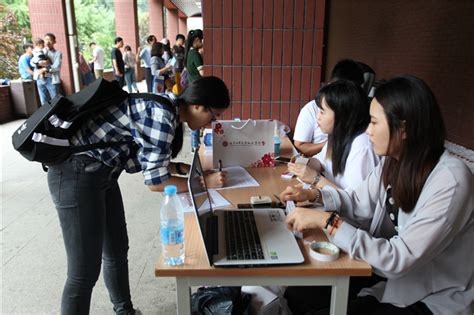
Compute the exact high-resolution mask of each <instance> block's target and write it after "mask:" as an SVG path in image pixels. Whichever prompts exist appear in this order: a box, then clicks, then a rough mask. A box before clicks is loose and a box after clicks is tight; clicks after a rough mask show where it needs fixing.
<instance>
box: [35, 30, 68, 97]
mask: <svg viewBox="0 0 474 315" xmlns="http://www.w3.org/2000/svg"><path fill="white" fill-rule="evenodd" d="M44 44H45V46H46V49H45V52H44V54H45V55H46V57H47V58H46V60H42V59H43V58H42V57H41V54H42V53H41V51H38V59H39V61H37V62H36V61H35V59H36V58H35V55H34V54H33V58H31V62H30V64H35V65H36V66H37V67H38V70H36V69H35V74H34V78H35V79H36V85H37V86H38V94H39V96H40V101H41V105H43V104H44V103H46V102H49V101H50V100H51V99H53V98H54V97H55V96H56V95H57V94H58V93H59V87H60V85H61V64H62V53H61V52H60V51H58V50H56V49H55V47H54V45H55V44H56V36H55V35H54V34H53V33H46V35H45V37H44ZM40 46H41V45H40ZM40 46H39V47H40Z"/></svg>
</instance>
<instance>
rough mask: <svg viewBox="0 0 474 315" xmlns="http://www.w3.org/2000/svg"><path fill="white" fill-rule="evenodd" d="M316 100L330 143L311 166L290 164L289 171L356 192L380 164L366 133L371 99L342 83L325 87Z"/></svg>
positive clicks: (319, 184)
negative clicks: (355, 189)
mask: <svg viewBox="0 0 474 315" xmlns="http://www.w3.org/2000/svg"><path fill="white" fill-rule="evenodd" d="M316 100H317V104H318V106H319V108H320V111H319V113H318V125H319V127H320V128H321V130H322V131H323V132H324V133H326V134H328V142H327V143H326V144H325V145H324V147H323V149H322V150H321V152H319V153H318V154H317V155H315V156H314V158H312V159H311V160H310V162H309V164H308V165H304V164H296V163H289V164H288V170H289V171H290V172H291V173H293V174H295V175H297V176H298V177H299V178H300V179H301V180H303V181H305V182H307V183H310V184H314V185H316V184H318V187H322V186H324V185H333V186H334V187H338V188H343V189H348V190H353V189H354V188H355V187H357V186H358V185H359V184H360V183H361V182H362V181H363V180H364V179H365V178H366V177H367V175H369V173H370V172H371V171H372V170H373V169H374V167H375V166H376V165H377V164H378V158H377V156H376V155H375V154H374V152H373V150H372V145H371V144H370V142H369V138H368V136H367V135H366V134H365V133H364V131H365V129H367V126H368V124H369V120H370V116H369V102H368V99H367V96H366V95H365V93H364V91H363V90H362V88H360V87H359V86H357V85H356V84H354V83H353V82H350V81H345V80H339V81H335V82H332V83H331V84H329V85H326V86H325V87H323V88H321V90H320V91H319V93H318V96H317V97H316ZM320 175H323V176H320Z"/></svg>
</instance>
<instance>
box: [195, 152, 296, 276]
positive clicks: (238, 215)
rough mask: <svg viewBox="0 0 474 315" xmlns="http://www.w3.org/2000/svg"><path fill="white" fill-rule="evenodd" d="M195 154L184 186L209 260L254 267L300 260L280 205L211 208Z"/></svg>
mask: <svg viewBox="0 0 474 315" xmlns="http://www.w3.org/2000/svg"><path fill="white" fill-rule="evenodd" d="M202 175H203V169H202V166H201V161H200V159H199V154H198V152H197V151H196V152H195V153H194V158H193V163H192V165H191V171H190V173H189V178H188V188H189V192H190V194H191V199H192V202H193V205H194V209H195V212H196V216H197V219H198V222H199V229H200V232H201V235H202V238H203V241H204V246H205V248H206V254H207V258H208V261H209V264H210V265H211V266H212V265H214V266H218V267H236V266H238V267H258V266H268V265H289V264H300V263H303V262H304V257H303V254H302V253H301V250H300V247H299V246H298V243H297V242H296V239H295V236H294V235H293V233H292V232H291V231H289V230H288V228H287V226H286V223H285V220H286V216H285V213H284V211H283V209H279V208H259V209H219V210H213V209H212V204H211V202H210V200H209V193H208V191H207V187H206V183H205V182H204V180H203V176H202Z"/></svg>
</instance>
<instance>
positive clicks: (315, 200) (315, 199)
mask: <svg viewBox="0 0 474 315" xmlns="http://www.w3.org/2000/svg"><path fill="white" fill-rule="evenodd" d="M315 189H316V197H315V198H314V199H313V200H311V201H310V202H316V203H317V202H319V199H320V198H321V191H320V190H319V189H318V188H315Z"/></svg>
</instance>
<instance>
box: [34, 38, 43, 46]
mask: <svg viewBox="0 0 474 315" xmlns="http://www.w3.org/2000/svg"><path fill="white" fill-rule="evenodd" d="M34 43H35V46H38V45H44V40H43V39H42V38H40V37H38V38H37V39H35V41H34Z"/></svg>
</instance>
